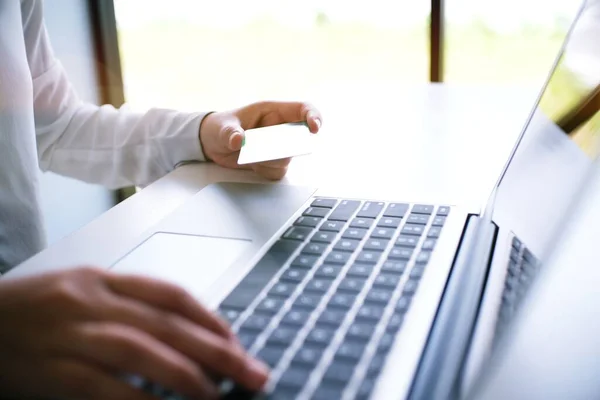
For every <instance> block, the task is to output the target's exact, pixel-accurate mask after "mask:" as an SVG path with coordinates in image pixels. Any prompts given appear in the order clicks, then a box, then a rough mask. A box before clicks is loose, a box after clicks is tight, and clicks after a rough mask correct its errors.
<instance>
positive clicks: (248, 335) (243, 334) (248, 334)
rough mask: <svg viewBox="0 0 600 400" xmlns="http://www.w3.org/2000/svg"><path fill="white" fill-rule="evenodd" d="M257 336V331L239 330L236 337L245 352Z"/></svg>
mask: <svg viewBox="0 0 600 400" xmlns="http://www.w3.org/2000/svg"><path fill="white" fill-rule="evenodd" d="M259 334H260V332H259V331H248V330H240V331H238V333H237V335H236V337H237V339H238V340H239V341H240V343H241V345H242V347H243V348H245V349H246V350H247V349H249V348H250V347H252V345H253V344H254V342H255V341H256V339H257V338H258V335H259Z"/></svg>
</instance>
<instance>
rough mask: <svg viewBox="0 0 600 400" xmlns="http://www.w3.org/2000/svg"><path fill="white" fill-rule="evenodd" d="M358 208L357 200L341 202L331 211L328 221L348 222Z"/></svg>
mask: <svg viewBox="0 0 600 400" xmlns="http://www.w3.org/2000/svg"><path fill="white" fill-rule="evenodd" d="M358 207H360V201H357V200H342V201H341V202H340V204H338V206H337V207H336V208H335V209H334V210H333V212H332V213H331V215H330V216H329V219H331V220H333V221H348V220H349V219H350V218H351V217H352V215H353V214H354V213H355V212H356V210H357V209H358Z"/></svg>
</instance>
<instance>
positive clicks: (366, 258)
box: [356, 250, 382, 264]
mask: <svg viewBox="0 0 600 400" xmlns="http://www.w3.org/2000/svg"><path fill="white" fill-rule="evenodd" d="M381 254H382V253H381V252H380V251H366V250H363V251H361V252H360V253H358V256H357V257H356V262H358V263H364V264H377V261H379V259H380V258H381Z"/></svg>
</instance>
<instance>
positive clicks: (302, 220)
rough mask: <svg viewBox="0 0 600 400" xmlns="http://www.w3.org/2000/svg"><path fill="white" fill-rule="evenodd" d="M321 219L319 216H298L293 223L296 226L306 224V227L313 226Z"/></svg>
mask: <svg viewBox="0 0 600 400" xmlns="http://www.w3.org/2000/svg"><path fill="white" fill-rule="evenodd" d="M321 221H323V218H319V217H299V218H298V219H297V220H296V222H294V225H297V226H306V227H308V228H314V227H316V226H317V225H319V224H320V223H321Z"/></svg>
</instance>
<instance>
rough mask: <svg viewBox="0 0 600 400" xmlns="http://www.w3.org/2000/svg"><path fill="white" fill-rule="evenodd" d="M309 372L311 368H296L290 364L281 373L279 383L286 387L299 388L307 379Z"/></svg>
mask: <svg viewBox="0 0 600 400" xmlns="http://www.w3.org/2000/svg"><path fill="white" fill-rule="evenodd" d="M311 372H312V369H306V368H297V367H295V366H292V367H290V368H288V369H287V370H286V371H285V372H284V373H283V374H282V375H281V378H280V379H279V384H280V385H281V386H284V387H288V388H297V389H300V388H301V387H302V386H304V384H305V383H306V381H308V378H309V377H310V373H311Z"/></svg>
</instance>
